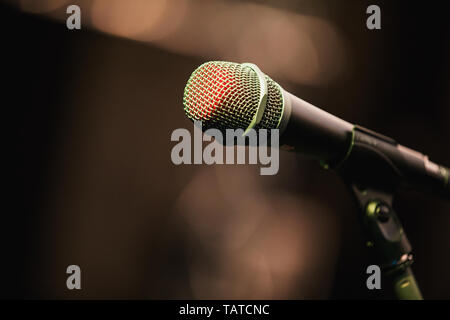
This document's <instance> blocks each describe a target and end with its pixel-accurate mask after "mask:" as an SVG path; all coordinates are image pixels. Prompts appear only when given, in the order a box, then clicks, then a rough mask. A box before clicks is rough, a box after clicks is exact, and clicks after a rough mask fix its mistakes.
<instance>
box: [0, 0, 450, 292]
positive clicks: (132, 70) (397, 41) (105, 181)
mask: <svg viewBox="0 0 450 320" xmlns="http://www.w3.org/2000/svg"><path fill="white" fill-rule="evenodd" d="M70 4H77V5H79V6H80V8H81V26H82V27H81V30H68V29H67V28H66V21H65V20H66V18H67V17H68V14H66V8H67V6H68V5H70ZM370 4H374V3H372V1H371V2H368V1H318V0H302V1H288V0H277V1H275V0H267V1H262V0H261V1H258V0H254V1H237V0H236V1H231V0H228V1H225V0H222V1H219V0H154V1H150V0H148V1H144V0H128V1H125V0H91V1H87V0H86V1H75V0H73V1H66V0H20V1H12V0H9V1H5V0H4V1H0V24H1V28H0V30H1V31H0V32H1V33H2V35H1V43H2V50H1V55H2V59H1V61H2V77H3V80H4V83H5V84H4V85H3V86H2V88H3V89H2V102H1V105H2V106H3V110H4V111H6V116H5V120H6V123H7V124H10V125H11V129H10V130H9V131H8V136H11V138H12V140H13V144H14V148H13V150H14V151H15V153H16V154H17V158H12V159H11V157H10V156H9V155H8V156H7V157H5V158H7V159H8V160H9V159H11V160H12V165H11V168H13V170H11V171H12V173H13V179H12V183H7V189H8V192H7V194H6V204H7V206H5V209H4V210H3V212H2V213H3V215H2V218H3V219H2V220H3V223H2V227H3V228H2V229H3V231H2V232H1V234H2V241H1V243H2V261H1V268H2V269H3V271H2V286H1V294H2V297H3V298H38V299H46V298H56V299H74V298H86V299H91V298H94V299H97V298H113V299H115V298H126V299H128V298H133V299H151V298H158V299H178V298H183V299H221V298H224V299H258V298H259V299H385V298H392V297H393V295H392V293H391V292H389V290H381V291H376V290H375V291H369V290H367V288H366V279H367V275H366V273H365V270H366V268H367V266H368V265H370V264H375V263H376V259H375V258H374V257H373V255H372V254H371V253H370V251H369V250H368V249H367V248H366V247H365V246H364V235H363V234H362V232H361V230H360V226H359V224H358V220H357V212H356V206H355V205H354V204H353V202H352V200H351V197H350V195H349V194H348V192H347V190H346V189H345V186H344V184H343V183H342V182H341V181H340V179H339V177H338V176H337V175H336V174H334V173H333V172H329V171H325V170H323V169H321V167H320V166H319V165H318V163H316V162H315V161H312V160H309V159H307V158H304V157H302V156H301V155H295V154H291V153H286V152H282V153H280V170H279V173H278V174H277V175H275V176H260V175H259V166H256V165H236V166H234V165H217V166H207V165H190V166H189V165H181V166H175V165H174V164H172V162H171V159H170V152H171V149H172V147H173V146H174V145H175V143H173V142H171V141H170V135H171V133H172V131H173V130H174V129H177V128H188V129H189V130H191V131H192V128H193V127H192V124H191V122H189V120H188V119H187V118H186V116H185V115H184V112H183V108H182V95H183V89H184V86H185V84H186V81H187V79H188V78H189V76H190V73H191V72H192V71H193V70H194V69H195V68H196V67H197V66H198V65H200V64H201V63H203V62H205V61H209V60H227V61H235V62H253V63H256V64H257V65H258V66H259V67H260V68H261V69H262V70H263V71H264V72H265V73H267V74H268V75H270V76H271V77H272V78H273V79H274V80H276V81H277V82H279V83H280V84H281V85H282V86H283V87H284V88H285V89H286V90H288V91H290V92H292V93H293V94H296V95H297V96H299V97H301V98H303V99H305V100H306V101H309V102H311V103H313V104H314V105H316V106H319V107H321V108H323V109H324V110H326V111H328V112H330V113H332V114H335V115H337V116H339V117H341V118H344V119H345V120H347V121H349V122H353V123H358V124H360V125H362V126H365V127H367V128H370V129H373V130H376V131H378V132H381V133H384V134H386V135H388V136H390V137H393V138H394V139H396V140H397V141H399V142H401V143H402V144H404V145H406V146H408V147H411V148H413V149H416V150H420V151H422V152H423V153H425V154H428V155H429V156H430V158H431V159H432V160H433V161H435V162H437V163H443V164H446V165H447V166H449V165H450V148H449V143H448V141H449V138H450V126H449V119H450V40H449V39H450V28H449V26H448V24H449V22H448V17H447V15H446V11H445V10H444V9H443V8H439V5H436V4H434V5H431V4H430V5H421V6H414V5H412V4H410V3H409V2H408V3H407V2H406V1H376V3H375V4H378V5H379V6H380V7H381V22H382V29H381V30H374V31H371V30H368V29H367V28H366V19H367V17H368V15H367V14H366V8H367V6H368V5H370ZM9 168H10V166H8V167H7V171H10V170H9ZM6 208H7V209H6ZM395 208H396V210H397V212H398V214H399V216H400V218H401V220H402V222H403V225H404V227H405V230H406V232H407V234H408V237H409V239H410V241H411V243H412V245H413V248H414V250H415V253H416V262H415V264H414V266H413V269H414V271H415V273H416V277H417V280H418V282H419V285H420V286H421V289H422V292H423V295H424V297H425V298H428V299H450V274H449V273H448V270H449V269H450V255H449V252H450V232H449V231H450V204H449V203H448V202H444V201H443V200H440V199H438V198H433V197H431V196H428V195H424V194H420V193H415V192H410V191H408V192H405V191H401V192H400V193H399V194H398V195H396V202H395ZM72 264H75V265H79V266H80V267H81V276H82V277H81V285H82V290H72V291H70V290H67V288H66V278H67V274H66V268H67V266H69V265H72ZM383 284H387V283H386V282H383V283H382V286H383Z"/></svg>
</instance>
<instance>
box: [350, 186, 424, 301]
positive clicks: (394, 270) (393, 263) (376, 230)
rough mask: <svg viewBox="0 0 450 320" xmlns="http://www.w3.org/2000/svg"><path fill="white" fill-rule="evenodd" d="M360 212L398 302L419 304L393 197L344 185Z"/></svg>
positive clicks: (408, 254)
mask: <svg viewBox="0 0 450 320" xmlns="http://www.w3.org/2000/svg"><path fill="white" fill-rule="evenodd" d="M347 184H348V185H349V187H350V191H351V193H352V194H353V196H354V198H355V200H356V202H357V204H358V209H359V212H360V218H361V219H360V220H361V223H362V226H363V229H364V231H365V233H366V234H367V235H368V236H369V239H370V240H369V241H368V242H367V246H368V247H373V248H374V249H375V250H376V251H377V253H378V255H379V257H380V262H381V269H382V272H383V273H384V274H385V275H387V276H388V278H389V279H390V281H391V282H392V285H393V288H394V292H395V294H396V296H397V298H398V299H400V300H422V299H423V298H422V294H421V293H420V289H419V287H418V285H417V282H416V279H415V277H414V274H413V272H412V270H411V264H412V263H413V254H412V253H411V252H412V248H411V245H410V243H409V241H408V238H407V237H406V234H405V231H404V229H403V227H402V225H401V223H400V220H399V219H398V217H397V215H396V213H395V211H394V210H393V209H392V201H393V196H392V194H390V193H386V192H383V191H378V190H374V189H365V190H360V189H359V188H358V186H357V185H356V184H355V183H352V182H350V183H347Z"/></svg>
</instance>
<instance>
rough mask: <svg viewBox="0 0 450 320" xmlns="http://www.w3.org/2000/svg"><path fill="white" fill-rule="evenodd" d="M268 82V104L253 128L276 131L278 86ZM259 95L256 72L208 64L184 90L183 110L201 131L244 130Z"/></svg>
mask: <svg viewBox="0 0 450 320" xmlns="http://www.w3.org/2000/svg"><path fill="white" fill-rule="evenodd" d="M265 77H266V80H267V89H268V96H267V104H266V108H265V110H264V113H263V116H262V119H261V121H260V123H259V124H258V125H257V126H255V129H260V128H265V129H275V128H277V126H278V123H279V120H280V117H281V114H282V111H283V97H282V93H281V88H280V86H279V85H278V84H277V83H276V82H275V81H273V80H272V79H270V78H269V77H268V76H265ZM259 95H260V85H259V79H258V75H257V74H256V72H255V71H254V70H253V69H252V68H250V67H248V66H245V65H241V64H239V63H233V62H225V61H210V62H206V63H204V64H202V65H201V66H200V67H198V68H197V69H196V70H195V71H194V72H193V73H192V75H191V77H190V78H189V80H188V82H187V84H186V87H185V89H184V96H183V105H184V111H185V112H186V115H187V116H188V118H189V119H191V120H192V121H202V122H203V130H207V129H209V128H216V129H219V130H221V131H224V130H225V129H243V130H245V129H247V127H248V126H249V124H250V122H251V121H252V119H253V117H254V115H255V113H256V110H257V108H258V103H259Z"/></svg>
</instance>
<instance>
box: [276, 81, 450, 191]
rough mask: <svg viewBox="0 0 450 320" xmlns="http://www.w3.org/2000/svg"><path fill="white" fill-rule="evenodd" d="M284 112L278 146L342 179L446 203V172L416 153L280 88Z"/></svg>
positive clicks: (447, 188)
mask: <svg viewBox="0 0 450 320" xmlns="http://www.w3.org/2000/svg"><path fill="white" fill-rule="evenodd" d="M282 94H283V99H284V102H285V110H284V112H283V115H282V119H281V122H280V130H281V131H282V132H281V133H280V134H281V135H280V146H281V148H282V149H285V150H289V151H296V152H300V153H303V154H306V155H309V156H311V157H313V158H316V159H318V160H320V162H321V163H322V165H323V166H324V167H325V168H333V169H336V170H337V171H338V172H339V173H341V174H342V175H343V176H344V178H345V179H347V180H349V181H351V182H354V183H356V184H358V185H359V186H360V187H361V188H362V189H364V188H367V187H372V188H379V189H381V190H390V191H393V190H394V189H395V188H396V187H398V186H401V187H411V188H415V189H420V190H424V191H426V192H430V193H433V194H437V195H439V196H443V197H444V198H447V199H450V185H449V182H448V179H449V177H448V174H449V170H448V169H447V168H445V167H444V166H440V165H437V164H435V163H433V162H431V161H430V160H429V159H428V157H427V156H425V155H423V154H422V153H420V152H417V151H415V150H412V149H409V148H407V147H405V146H402V145H400V144H398V143H397V142H396V141H395V140H393V139H391V138H389V137H386V136H384V135H381V134H379V133H376V132H373V131H371V130H368V129H366V128H363V127H360V126H358V125H353V124H351V123H349V122H347V121H345V120H342V119H340V118H338V117H336V116H334V115H332V114H330V113H328V112H326V111H323V110H321V109H319V108H317V107H315V106H313V105H312V104H310V103H308V102H306V101H304V100H302V99H300V98H298V97H296V96H294V95H292V94H290V93H289V92H287V91H284V90H283V89H282Z"/></svg>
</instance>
